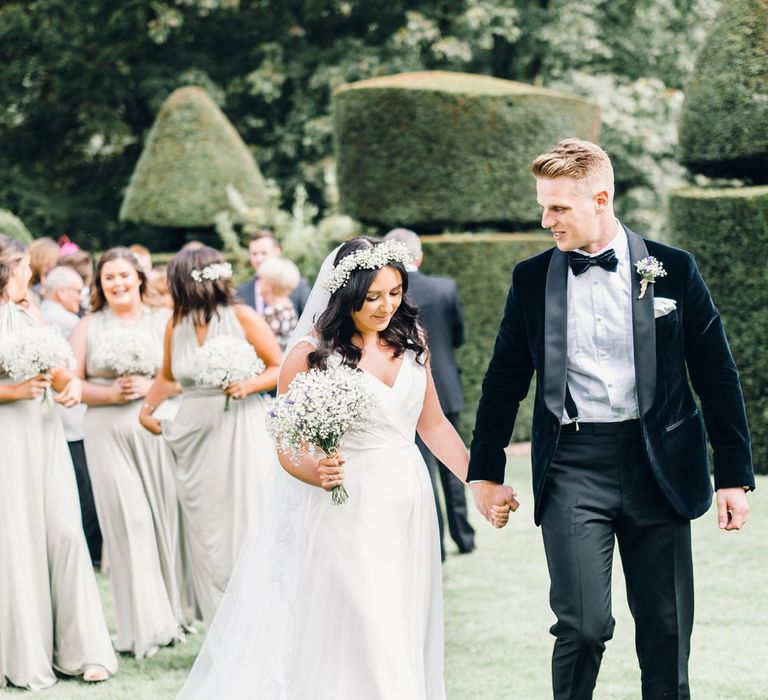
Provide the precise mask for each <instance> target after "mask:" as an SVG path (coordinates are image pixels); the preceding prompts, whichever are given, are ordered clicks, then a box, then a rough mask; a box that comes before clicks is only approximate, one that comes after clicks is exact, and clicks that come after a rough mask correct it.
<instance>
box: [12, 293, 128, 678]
mask: <svg viewBox="0 0 768 700" xmlns="http://www.w3.org/2000/svg"><path fill="white" fill-rule="evenodd" d="M36 323H37V322H36V321H34V320H33V319H32V318H31V317H30V316H28V315H27V314H26V313H25V312H23V311H21V310H20V309H18V308H17V307H16V306H15V305H14V304H11V303H7V304H2V305H0V343H2V342H3V340H4V339H5V338H8V337H9V336H10V335H11V334H13V333H16V332H18V331H19V330H20V329H22V328H23V327H24V326H25V325H35V324H36ZM16 381H17V380H11V379H10V378H9V377H7V376H0V383H3V384H11V383H15V382H16ZM0 426H1V430H2V453H0V687H2V686H4V685H5V684H6V682H8V681H10V682H11V683H13V684H14V685H17V686H20V687H22V688H28V689H30V690H40V689H42V688H46V687H48V686H51V685H53V684H54V683H55V682H56V676H55V675H54V669H56V670H58V671H60V672H62V673H64V674H66V675H72V676H76V675H80V674H82V672H83V670H84V668H85V666H87V665H89V664H98V665H101V666H103V667H104V668H105V669H107V671H109V672H110V673H114V672H115V671H116V670H117V659H116V658H115V653H114V651H113V650H112V645H111V643H110V641H109V632H108V631H107V625H106V622H105V621H104V613H103V611H102V608H101V601H100V600H99V592H98V590H97V588H96V579H95V578H94V575H93V568H92V567H91V558H90V555H89V554H88V547H87V545H86V542H85V535H84V534H83V529H82V524H81V520H80V504H79V502H78V495H77V484H76V482H75V473H74V469H73V467H72V462H71V459H70V456H69V450H68V449H67V443H66V440H65V438H64V431H63V429H62V427H61V420H60V418H59V416H58V414H57V413H56V411H55V410H54V404H53V402H52V401H51V399H50V398H48V399H46V400H45V401H40V400H35V399H31V400H25V401H13V402H9V403H0Z"/></svg>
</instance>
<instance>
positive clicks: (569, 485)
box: [468, 139, 755, 700]
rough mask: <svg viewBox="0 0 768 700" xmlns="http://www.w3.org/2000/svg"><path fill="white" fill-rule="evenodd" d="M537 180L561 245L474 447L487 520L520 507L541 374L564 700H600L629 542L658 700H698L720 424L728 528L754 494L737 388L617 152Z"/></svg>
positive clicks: (637, 613) (537, 459) (710, 323)
mask: <svg viewBox="0 0 768 700" xmlns="http://www.w3.org/2000/svg"><path fill="white" fill-rule="evenodd" d="M531 171H532V172H533V175H534V176H535V178H536V185H537V186H536V189H537V199H538V202H539V205H540V206H541V207H542V209H543V216H542V226H543V227H544V228H548V229H551V231H552V234H553V236H554V240H555V244H556V246H555V247H554V248H552V249H550V250H548V251H546V252H544V253H541V254H539V255H537V256H534V257H532V258H529V259H528V260H525V261H523V262H521V263H520V264H519V265H517V267H516V268H515V270H514V272H513V275H512V287H511V289H510V291H509V295H508V297H507V302H506V307H505V311H504V317H503V320H502V322H501V325H500V327H499V331H498V335H497V338H496V345H495V347H494V352H493V357H492V359H491V361H490V364H489V367H488V371H487V373H486V376H485V379H484V381H483V391H482V397H481V399H480V403H479V406H478V412H477V421H476V425H475V431H474V436H473V441H472V448H471V460H470V466H469V476H468V479H469V480H470V481H471V482H472V490H473V495H474V497H475V503H476V505H477V507H478V509H479V510H480V512H481V513H483V514H484V515H486V517H487V514H488V509H489V508H490V506H491V505H492V504H496V505H501V504H503V503H507V504H509V505H510V506H511V507H512V508H513V509H515V508H516V507H517V505H518V504H517V501H516V500H515V498H514V494H513V492H512V491H511V489H510V488H509V487H507V486H503V485H502V483H503V480H504V466H505V457H504V447H505V446H506V445H507V443H508V442H509V439H510V437H511V435H512V429H513V426H514V422H515V417H516V415H517V411H518V407H519V404H520V401H521V400H522V399H523V398H524V397H525V395H526V393H527V392H528V389H529V385H530V381H531V377H532V375H533V373H534V372H536V376H537V386H536V397H535V405H534V415H533V442H532V453H531V461H532V466H533V492H534V519H535V522H536V523H537V524H540V525H541V528H542V536H543V540H544V548H545V551H546V556H547V564H548V567H549V574H550V580H551V589H550V603H551V606H552V610H553V612H554V613H555V615H556V617H557V623H556V624H555V625H554V626H553V627H552V629H551V632H552V634H553V635H554V636H555V638H556V641H555V647H554V652H553V657H552V674H553V690H554V697H555V698H556V699H557V700H559V699H561V698H562V699H565V698H569V699H571V700H575V699H579V700H580V699H583V698H591V697H592V692H593V689H594V686H595V682H596V679H597V674H598V670H599V667H600V662H601V659H602V654H603V650H604V649H605V643H606V641H608V640H609V639H610V638H611V636H612V632H613V626H614V620H613V617H612V616H611V603H610V601H611V560H612V555H613V548H614V541H615V540H618V543H619V551H620V553H621V559H622V565H623V568H624V573H625V578H626V583H627V599H628V601H629V607H630V610H631V611H632V614H633V616H634V619H635V627H636V640H635V641H636V650H637V655H638V660H639V662H640V668H641V672H642V697H643V698H644V700H655V699H656V698H678V699H686V698H689V697H690V691H689V686H688V656H689V650H690V635H691V628H692V624H693V572H692V568H693V567H692V558H691V549H690V546H691V545H690V520H691V519H693V518H697V517H699V516H700V515H702V514H703V513H705V512H706V511H707V509H708V508H709V506H710V503H711V500H712V485H711V481H710V475H709V469H708V463H707V450H706V443H705V432H704V424H706V430H707V434H708V436H709V441H710V444H711V445H712V449H713V452H714V479H715V489H716V490H717V518H718V524H719V527H720V528H721V529H723V530H739V529H740V528H741V527H742V526H743V525H744V523H745V521H746V517H747V512H748V510H749V506H748V502H747V495H746V492H747V491H749V490H751V489H753V488H754V484H755V482H754V475H753V469H752V457H751V449H750V441H749V432H748V428H747V419H746V414H745V410H744V402H743V398H742V392H741V387H740V384H739V377H738V373H737V371H736V367H735V365H734V362H733V358H732V357H731V352H730V350H729V347H728V342H727V340H726V337H725V333H724V331H723V326H722V324H721V321H720V317H719V315H718V312H717V309H716V308H715V306H714V304H713V303H712V299H711V298H710V296H709V293H708V291H707V288H706V286H705V284H704V281H703V280H702V278H701V276H700V274H699V271H698V269H697V267H696V263H695V261H694V259H693V257H692V256H691V255H690V254H689V253H687V252H685V251H683V250H679V249H676V248H672V247H669V246H666V245H662V244H660V243H656V242H653V241H650V240H645V239H642V238H640V237H639V236H637V235H636V234H634V233H633V232H632V231H630V230H629V229H628V228H626V227H625V226H623V225H621V224H620V223H619V222H618V221H617V220H616V218H615V215H614V212H613V193H614V188H613V170H612V167H611V163H610V160H609V158H608V156H607V155H606V154H605V152H604V151H603V150H602V149H601V148H599V147H598V146H596V145H594V144H592V143H589V142H587V141H581V140H579V139H567V140H565V141H561V142H560V143H559V144H558V145H557V146H556V147H555V148H554V149H553V151H551V152H549V153H545V154H543V155H541V156H539V157H538V158H536V159H535V160H534V161H533V163H532V165H531ZM649 256H650V258H649ZM638 262H639V263H640V264H639V265H638ZM641 272H643V273H644V274H643V275H641V274H640V273H641ZM643 279H645V284H643ZM688 376H690V381H691V383H692V385H693V389H694V390H695V392H696V394H697V395H698V397H699V400H700V403H701V411H700V410H699V408H698V407H697V405H696V402H695V401H694V398H693V394H692V392H691V387H690V385H689V382H688ZM702 415H703V421H702Z"/></svg>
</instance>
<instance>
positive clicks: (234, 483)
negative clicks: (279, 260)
mask: <svg viewBox="0 0 768 700" xmlns="http://www.w3.org/2000/svg"><path fill="white" fill-rule="evenodd" d="M193 272H194V275H193ZM231 274H232V271H231V267H230V266H229V265H228V264H226V263H224V259H223V258H222V257H221V255H220V254H219V253H218V252H217V251H215V250H214V249H213V248H208V247H203V248H199V249H197V250H182V251H181V252H180V253H178V254H177V255H176V257H174V258H173V259H172V260H171V262H170V264H169V266H168V282H169V286H170V290H171V294H172V296H173V303H174V312H173V318H172V319H171V320H170V321H169V323H168V327H167V329H166V331H165V353H164V358H163V368H162V370H161V371H160V372H158V375H157V377H156V379H155V383H154V384H153V386H152V389H151V390H150V392H149V394H147V397H146V401H145V403H144V406H143V407H142V409H141V413H140V420H141V423H142V425H144V427H145V428H147V430H149V431H150V432H151V433H155V434H159V433H160V432H161V431H162V433H163V436H164V437H165V440H166V441H167V443H168V445H169V446H170V447H171V450H172V451H173V453H174V456H175V461H176V478H177V483H178V489H179V500H180V501H181V507H182V514H183V522H184V531H185V534H186V536H187V537H188V538H189V549H190V553H191V558H192V560H191V562H190V569H191V575H192V579H193V587H194V591H195V597H196V599H197V602H198V604H199V606H200V610H201V611H202V614H203V620H204V621H205V622H206V624H209V623H210V622H211V620H212V619H213V615H214V613H215V612H216V608H217V607H218V604H219V601H220V600H221V598H222V596H223V594H224V590H225V589H226V586H227V581H228V580H229V575H230V573H231V572H232V567H233V566H234V563H235V559H236V557H237V553H238V550H239V548H240V543H241V541H242V538H243V536H244V534H245V532H246V530H248V528H249V527H251V526H253V525H258V523H259V520H260V518H261V514H262V511H263V508H264V504H263V498H264V494H265V491H266V489H267V486H268V485H269V482H270V480H271V478H272V476H273V473H274V472H273V469H274V464H275V449H274V445H273V442H272V439H271V438H270V437H269V435H268V434H267V431H266V427H265V400H264V398H263V397H262V396H260V395H259V393H260V392H264V391H268V390H270V389H273V388H274V387H275V385H276V382H277V373H278V369H279V365H280V348H279V346H278V344H277V341H276V340H275V336H274V334H273V333H272V331H271V330H270V328H269V326H268V325H267V324H266V322H265V321H264V320H263V319H261V318H260V317H259V316H258V315H257V314H256V312H255V311H254V310H253V309H251V308H250V307H248V306H245V305H244V304H238V303H235V297H234V291H233V287H232V282H231V280H230V277H231ZM221 335H231V336H235V337H237V338H243V339H245V340H246V341H247V342H249V343H250V344H251V345H252V346H253V348H254V350H255V351H256V353H257V354H258V356H259V357H260V358H261V359H262V360H263V361H264V364H265V365H266V370H265V371H264V372H263V373H262V374H260V375H258V376H257V377H254V378H252V379H248V380H245V381H240V382H234V383H232V384H230V385H229V386H228V387H226V389H224V390H222V389H220V388H219V387H214V386H200V385H197V384H196V383H195V380H194V379H193V376H192V365H193V361H194V355H195V351H196V350H197V348H199V347H201V346H202V345H203V344H204V343H205V341H206V340H209V339H212V338H215V337H217V336H221ZM177 381H178V382H179V383H180V384H181V386H182V390H183V394H182V402H181V408H180V409H179V413H178V414H177V416H176V417H175V418H174V420H173V421H172V422H170V423H169V422H166V421H164V422H163V424H162V426H161V424H160V422H159V421H158V420H157V419H156V418H154V417H153V416H152V412H153V411H154V409H155V407H156V406H158V405H159V404H160V402H161V401H163V400H164V399H165V398H166V397H168V396H170V395H171V394H172V393H173V391H174V388H175V386H176V382H177ZM227 397H231V399H235V400H234V401H232V402H231V407H230V410H228V411H225V410H224V406H225V401H226V399H227Z"/></svg>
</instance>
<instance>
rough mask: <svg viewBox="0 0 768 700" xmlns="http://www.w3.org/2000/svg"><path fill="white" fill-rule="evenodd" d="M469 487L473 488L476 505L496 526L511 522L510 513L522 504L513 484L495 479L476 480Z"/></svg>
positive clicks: (499, 526)
mask: <svg viewBox="0 0 768 700" xmlns="http://www.w3.org/2000/svg"><path fill="white" fill-rule="evenodd" d="M469 487H470V488H471V489H472V496H473V498H474V499H475V507H476V508H477V510H478V511H480V514H481V515H482V516H483V517H484V518H485V519H486V520H487V521H488V522H489V523H490V524H491V525H493V527H495V528H501V527H504V526H505V525H506V524H507V522H509V514H510V513H511V512H514V511H516V510H517V509H518V508H519V506H520V503H519V502H518V500H517V491H515V490H514V489H513V488H512V487H511V486H505V485H504V484H497V483H496V482H495V481H475V482H473V483H471V484H470V485H469Z"/></svg>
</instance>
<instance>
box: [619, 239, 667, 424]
mask: <svg viewBox="0 0 768 700" xmlns="http://www.w3.org/2000/svg"><path fill="white" fill-rule="evenodd" d="M624 230H625V231H626V232H627V241H628V242H629V262H630V265H631V268H632V273H631V274H632V331H633V335H634V349H635V383H636V387H637V405H638V408H639V409H640V416H641V417H642V416H644V415H645V414H646V413H647V412H648V409H650V407H651V406H652V405H653V400H654V398H655V396H656V320H655V318H654V314H653V285H652V284H649V285H648V289H647V290H646V292H645V295H644V296H643V298H642V299H638V297H639V296H640V275H638V274H637V270H636V269H635V263H636V262H637V261H638V260H642V259H643V258H645V257H647V256H648V248H646V246H645V241H643V239H642V238H640V236H638V235H637V234H636V233H633V232H632V231H630V230H629V229H628V228H627V227H626V226H625V227H624ZM662 262H663V261H662Z"/></svg>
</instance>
